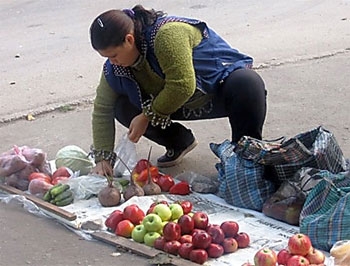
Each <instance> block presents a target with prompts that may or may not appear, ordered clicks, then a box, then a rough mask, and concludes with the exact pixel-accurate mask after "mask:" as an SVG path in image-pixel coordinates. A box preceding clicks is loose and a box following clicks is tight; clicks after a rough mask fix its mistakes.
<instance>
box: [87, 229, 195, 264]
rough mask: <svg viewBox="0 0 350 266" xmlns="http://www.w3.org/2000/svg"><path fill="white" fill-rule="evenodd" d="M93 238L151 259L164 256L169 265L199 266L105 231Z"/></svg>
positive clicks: (94, 234) (94, 235) (97, 233)
mask: <svg viewBox="0 0 350 266" xmlns="http://www.w3.org/2000/svg"><path fill="white" fill-rule="evenodd" d="M91 236H92V237H93V238H95V239H97V240H100V241H102V242H104V243H107V244H110V245H115V246H116V247H117V248H118V247H119V248H122V249H124V250H130V251H131V252H132V253H135V254H138V255H141V256H144V257H146V258H149V259H156V258H157V257H158V256H159V255H163V257H165V260H166V262H167V263H166V264H167V265H177V266H198V264H197V263H194V262H192V261H189V260H185V259H182V258H179V257H176V256H173V255H171V254H168V253H165V252H163V251H161V250H158V249H155V248H152V247H149V246H146V245H145V244H141V243H137V242H135V241H132V240H130V239H127V238H125V237H119V236H116V235H112V234H109V233H107V232H103V231H100V232H94V233H92V234H91ZM164 263H165V261H164ZM164 263H162V264H164Z"/></svg>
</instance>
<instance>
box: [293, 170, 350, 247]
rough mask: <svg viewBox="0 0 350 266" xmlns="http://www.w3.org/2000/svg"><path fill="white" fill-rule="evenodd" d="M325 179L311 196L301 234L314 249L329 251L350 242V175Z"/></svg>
mask: <svg viewBox="0 0 350 266" xmlns="http://www.w3.org/2000/svg"><path fill="white" fill-rule="evenodd" d="M318 175H322V176H324V178H323V180H321V181H320V182H319V183H318V184H317V185H316V186H315V187H314V188H313V189H312V190H311V192H310V193H309V194H308V196H307V198H306V201H305V203H304V206H303V208H302V210H301V213H300V219H299V223H300V232H301V233H304V234H307V235H308V236H309V237H310V239H311V242H312V244H313V246H314V247H316V248H318V249H322V250H325V251H329V250H330V249H331V248H332V246H333V245H334V244H335V243H336V242H337V241H340V240H347V239H350V173H349V172H342V173H338V174H332V173H331V172H329V171H327V170H323V171H321V172H319V173H318Z"/></svg>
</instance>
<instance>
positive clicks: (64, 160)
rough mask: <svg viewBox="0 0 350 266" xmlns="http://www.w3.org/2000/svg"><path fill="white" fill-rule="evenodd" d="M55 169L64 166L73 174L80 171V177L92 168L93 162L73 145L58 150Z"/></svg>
mask: <svg viewBox="0 0 350 266" xmlns="http://www.w3.org/2000/svg"><path fill="white" fill-rule="evenodd" d="M55 164H56V168H57V169H58V168H59V167H62V166H65V167H68V168H69V169H71V170H72V171H73V172H77V171H80V175H87V174H89V173H90V171H91V168H92V167H94V161H93V160H92V159H90V158H89V157H88V154H87V152H85V151H84V150H83V149H81V148H80V147H78V146H75V145H68V146H65V147H63V148H62V149H60V150H59V151H58V152H57V154H56V158H55Z"/></svg>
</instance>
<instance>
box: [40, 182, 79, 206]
mask: <svg viewBox="0 0 350 266" xmlns="http://www.w3.org/2000/svg"><path fill="white" fill-rule="evenodd" d="M43 200H45V201H47V202H50V203H51V204H54V205H56V206H67V205H69V204H71V203H73V201H74V194H73V192H72V190H71V189H70V186H69V185H68V184H62V183H59V184H57V185H55V186H53V187H52V188H50V189H49V190H48V191H47V192H46V193H45V195H44V197H43Z"/></svg>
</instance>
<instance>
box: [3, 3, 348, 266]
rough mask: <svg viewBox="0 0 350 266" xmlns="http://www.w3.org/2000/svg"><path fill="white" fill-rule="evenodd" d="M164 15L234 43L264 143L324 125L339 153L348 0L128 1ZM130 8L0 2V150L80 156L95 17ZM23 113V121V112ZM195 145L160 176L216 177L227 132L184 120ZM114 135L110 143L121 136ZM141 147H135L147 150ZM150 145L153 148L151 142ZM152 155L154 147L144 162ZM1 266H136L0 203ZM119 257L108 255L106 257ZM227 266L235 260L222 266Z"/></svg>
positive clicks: (222, 125) (136, 260) (96, 65)
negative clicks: (260, 110)
mask: <svg viewBox="0 0 350 266" xmlns="http://www.w3.org/2000/svg"><path fill="white" fill-rule="evenodd" d="M138 3H143V4H144V5H145V6H147V7H153V8H155V9H161V10H165V11H167V12H168V13H169V14H175V15H184V16H191V17H196V18H200V19H202V20H204V21H206V22H208V24H209V25H210V26H211V27H212V28H214V29H215V30H216V31H217V32H219V33H220V34H221V35H222V36H224V37H225V38H226V40H227V41H228V42H230V43H231V44H232V46H233V47H235V48H238V49H239V50H240V51H242V52H244V53H247V54H249V55H251V56H253V57H254V58H255V67H256V69H257V71H258V72H259V73H260V74H261V75H262V77H263V78H264V80H265V83H266V86H267V89H268V92H269V94H268V115H267V120H266V126H265V130H264V136H265V137H266V138H274V137H279V136H294V135H295V134H297V133H300V132H303V131H306V130H309V129H311V128H314V127H315V126H318V125H323V126H325V127H326V128H327V129H329V130H331V131H332V132H333V133H334V134H335V136H336V138H337V140H338V142H339V144H340V146H341V148H342V150H343V152H344V154H345V156H346V157H347V158H349V157H350V117H349V102H350V89H349V84H350V78H349V75H348V73H350V61H349V59H350V16H349V14H350V1H340V0H329V1H320V0H312V1H311V0H310V1H309V0H303V1H302V0H300V1H285V0H281V1H273V0H267V1H256V0H248V1H244V2H242V1H229V0H227V1H211V0H207V1H185V0H184V1H139V2H138ZM133 5H134V2H132V1H117V2H116V1H91V0H87V1H67V0H61V1H53V0H47V1H24V0H22V1H16V0H2V1H1V3H0V17H1V23H0V40H1V41H0V62H1V64H0V73H1V79H0V147H1V150H0V152H1V151H6V150H8V149H10V148H11V147H12V146H13V145H14V144H16V145H29V146H32V147H38V148H42V149H43V150H44V151H46V152H47V154H48V158H49V159H53V158H54V156H55V153H56V152H57V150H58V149H59V148H61V147H63V146H64V145H68V144H76V145H78V146H80V147H82V148H84V149H88V148H89V146H90V143H91V128H90V120H91V102H92V99H93V97H94V93H95V86H96V84H97V83H98V79H99V76H100V70H101V66H102V63H103V60H104V59H103V58H100V57H99V56H98V55H97V54H96V53H95V52H94V51H93V50H92V48H91V47H90V44H89V34H88V28H89V25H90V23H91V21H92V20H93V19H94V17H95V16H96V15H98V14H99V13H101V12H102V11H104V10H107V9H111V8H125V7H131V6H133ZM28 114H33V115H34V117H35V118H36V119H35V120H34V121H27V120H26V119H25V117H26V115H28ZM186 124H188V126H190V127H191V128H192V129H193V130H194V132H195V134H196V136H197V138H198V139H199V142H200V143H199V146H198V147H197V148H196V149H195V150H194V151H193V152H192V153H191V154H190V155H189V156H188V157H186V159H185V160H184V162H183V164H181V165H180V166H177V167H173V168H170V169H167V170H166V171H167V172H168V173H170V174H173V175H176V174H178V173H180V172H184V171H193V172H196V173H200V174H203V175H207V176H215V175H216V170H215V167H214V164H215V162H216V161H217V160H216V158H215V156H214V155H213V154H212V153H211V152H210V150H209V148H208V143H209V142H221V141H222V140H224V139H225V138H228V136H229V126H228V123H227V121H226V120H225V119H219V120H215V121H211V122H210V123H206V122H205V121H203V122H189V123H186ZM123 130H125V129H123V128H121V127H118V133H117V135H118V136H121V134H122V133H123ZM150 145H154V144H152V143H150V142H149V141H147V140H145V139H142V140H141V141H140V143H139V145H138V146H137V148H138V152H139V154H141V155H144V154H147V151H148V149H149V146H150ZM153 147H154V146H153ZM162 152H163V149H162V148H161V147H158V146H155V147H154V149H153V152H152V153H153V155H152V160H155V158H156V157H158V156H159V155H160V154H161V153H162ZM0 206H1V207H0V234H1V240H0V265H6V266H7V265H126V263H131V265H147V264H148V262H147V260H146V259H144V258H142V257H139V256H135V255H131V254H129V253H124V252H121V254H120V256H119V254H116V253H115V249H114V248H113V247H111V246H108V245H104V244H102V243H100V242H94V241H86V240H82V239H81V238H80V237H79V236H77V235H76V234H74V233H72V232H71V231H70V230H68V229H67V228H65V227H63V226H62V225H61V224H59V223H57V222H56V221H54V220H50V219H47V218H41V217H38V216H36V215H33V214H30V213H28V212H27V211H26V210H25V209H24V208H23V207H22V206H18V205H15V204H13V203H12V204H7V203H1V205H0ZM116 255H118V256H116ZM233 265H234V264H233Z"/></svg>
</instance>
